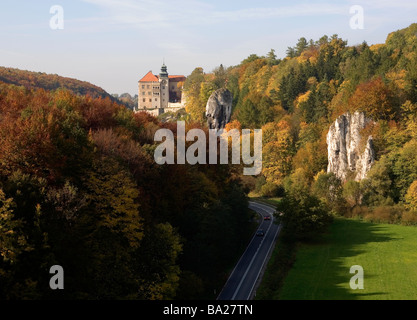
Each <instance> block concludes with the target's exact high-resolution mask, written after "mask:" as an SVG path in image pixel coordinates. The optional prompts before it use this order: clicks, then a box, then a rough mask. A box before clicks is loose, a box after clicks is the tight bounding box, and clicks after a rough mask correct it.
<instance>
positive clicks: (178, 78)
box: [168, 76, 186, 81]
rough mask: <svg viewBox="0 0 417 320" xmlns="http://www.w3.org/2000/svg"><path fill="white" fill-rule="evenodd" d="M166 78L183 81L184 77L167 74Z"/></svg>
mask: <svg viewBox="0 0 417 320" xmlns="http://www.w3.org/2000/svg"><path fill="white" fill-rule="evenodd" d="M168 78H169V79H171V80H173V81H185V79H186V78H185V77H184V76H168Z"/></svg>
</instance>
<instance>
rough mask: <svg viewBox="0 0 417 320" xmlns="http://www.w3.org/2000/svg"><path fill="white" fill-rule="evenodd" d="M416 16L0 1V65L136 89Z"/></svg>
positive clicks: (347, 0)
mask: <svg viewBox="0 0 417 320" xmlns="http://www.w3.org/2000/svg"><path fill="white" fill-rule="evenodd" d="M53 6H60V7H61V8H62V15H58V11H55V10H51V8H52V9H53ZM353 6H360V8H362V9H363V16H362V17H363V20H358V19H357V18H358V17H359V16H358V13H359V11H351V9H352V7H353ZM354 8H355V7H354ZM61 18H62V19H61ZM61 21H63V24H62V25H60V24H59V22H61ZM352 21H353V28H352ZM358 21H363V25H362V26H360V25H358V24H357V23H358ZM414 22H417V1H416V0H396V1H388V0H333V1H332V0H318V1H312V0H302V1H300V0H293V1H279V0H274V1H273V0H257V1H254V0H252V1H248V0H211V1H208V0H53V1H49V0H36V1H33V0H13V1H12V0H7V1H6V0H0V66H4V67H13V68H19V69H22V70H29V71H36V72H45V73H51V74H58V75H61V76H65V77H71V78H76V79H79V80H83V81H88V82H91V83H92V84H95V85H97V86H99V87H101V88H103V89H104V90H106V91H107V92H109V93H111V94H113V93H118V94H122V93H125V92H128V93H130V94H132V95H134V94H136V93H137V85H138V81H139V80H140V79H141V78H142V77H143V76H144V75H145V74H146V73H147V72H148V71H152V72H153V73H154V74H158V73H159V71H160V68H161V65H162V64H163V62H165V64H166V65H167V67H168V72H169V74H172V75H174V74H175V75H185V76H188V75H189V74H191V72H192V71H193V70H194V69H195V68H196V67H202V68H203V69H204V71H205V72H211V71H212V70H213V69H214V68H215V67H217V66H219V65H220V64H223V65H224V66H226V67H228V66H234V65H238V64H239V63H240V62H241V61H242V60H244V59H245V58H247V57H248V56H249V55H250V54H257V55H259V56H263V55H266V54H267V53H268V52H269V51H270V50H271V49H274V50H275V52H276V54H277V56H278V57H279V58H283V57H285V52H286V50H287V48H288V47H290V46H291V47H293V46H295V44H296V43H297V40H298V39H299V38H301V37H305V38H306V39H307V40H309V39H313V40H318V39H320V38H321V37H322V36H323V35H328V36H331V35H333V34H337V35H338V36H339V37H341V38H342V39H344V40H347V41H348V45H356V44H360V43H362V42H363V41H366V42H367V43H368V44H370V45H371V44H377V43H383V42H385V39H386V37H387V35H388V34H389V33H390V32H393V31H396V30H399V29H402V28H406V27H408V26H409V25H410V24H411V23H414ZM51 23H52V27H51ZM57 26H59V27H60V28H57ZM355 26H356V27H355ZM358 26H359V27H360V28H358Z"/></svg>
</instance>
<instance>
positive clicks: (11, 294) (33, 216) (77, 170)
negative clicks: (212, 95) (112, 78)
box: [0, 83, 251, 299]
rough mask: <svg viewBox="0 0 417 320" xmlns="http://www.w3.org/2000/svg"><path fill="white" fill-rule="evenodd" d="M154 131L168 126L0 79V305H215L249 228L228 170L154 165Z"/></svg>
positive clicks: (106, 103) (106, 102) (107, 103)
mask: <svg viewBox="0 0 417 320" xmlns="http://www.w3.org/2000/svg"><path fill="white" fill-rule="evenodd" d="M189 126H190V128H191V127H196V126H197V125H194V124H191V123H190V124H189ZM159 128H170V129H172V131H173V132H175V131H176V123H165V124H162V123H159V122H158V121H157V119H155V118H153V117H151V116H149V115H147V114H146V113H136V114H134V113H133V112H132V111H131V110H129V109H127V108H126V107H125V106H122V105H119V104H117V103H115V102H112V101H111V100H110V99H109V98H106V99H102V98H92V97H89V96H81V95H75V94H74V93H72V92H70V91H68V90H64V89H60V90H55V91H46V90H44V89H27V88H25V87H22V86H15V85H10V84H5V83H1V84H0V253H1V255H0V298H1V299H55V298H63V299H64V298H65V299H172V298H182V299H188V298H213V290H214V289H217V290H219V288H220V287H221V285H222V284H223V282H224V280H225V277H226V276H227V274H226V270H227V268H228V267H230V266H231V265H232V264H233V262H234V259H235V258H236V253H237V252H238V251H237V249H239V248H243V247H244V246H245V243H246V239H247V236H248V234H249V233H248V232H245V230H247V231H249V232H250V229H249V228H251V214H250V212H249V211H248V208H247V198H246V194H245V192H244V190H243V189H242V186H241V183H240V181H239V177H238V176H237V174H236V173H235V171H236V169H234V168H233V167H231V166H227V165H222V166H188V165H169V166H168V165H166V166H160V165H157V164H156V163H155V161H154V159H153V151H154V149H155V147H156V145H155V143H154V134H155V132H156V130H158V129H159ZM53 265H61V266H62V267H63V268H64V271H65V290H56V291H54V290H51V289H50V287H49V279H50V278H51V274H49V268H50V267H51V266H53ZM207 292H209V293H210V294H208V293H207ZM217 292H218V291H217Z"/></svg>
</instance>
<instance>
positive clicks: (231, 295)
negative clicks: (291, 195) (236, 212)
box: [217, 202, 281, 300]
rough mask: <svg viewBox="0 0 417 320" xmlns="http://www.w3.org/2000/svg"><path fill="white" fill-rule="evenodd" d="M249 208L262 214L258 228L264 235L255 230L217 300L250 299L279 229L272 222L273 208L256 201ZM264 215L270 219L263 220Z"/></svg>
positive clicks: (250, 203)
mask: <svg viewBox="0 0 417 320" xmlns="http://www.w3.org/2000/svg"><path fill="white" fill-rule="evenodd" d="M249 208H250V209H252V210H255V211H256V212H257V213H259V214H260V215H261V216H262V223H261V224H260V226H259V228H258V230H260V229H262V230H264V232H265V235H264V236H257V235H256V232H255V235H254V236H253V238H252V240H251V242H250V243H249V245H248V247H247V248H246V250H245V252H244V253H243V255H242V256H241V258H240V260H239V262H238V263H237V265H236V266H235V268H234V269H233V271H232V273H231V274H230V277H229V279H228V280H227V282H226V284H225V286H224V287H223V289H222V291H221V292H220V294H219V296H218V297H217V300H250V299H252V297H253V294H254V290H255V289H256V286H257V282H258V279H259V277H260V275H261V272H262V270H263V268H264V266H266V264H267V262H268V261H267V260H268V259H269V256H270V252H271V250H272V249H273V247H274V244H275V241H276V238H277V235H278V233H279V231H280V230H281V227H280V226H279V225H278V224H276V223H274V217H273V213H274V211H275V210H274V209H273V208H272V207H270V206H267V205H264V204H260V203H257V202H249ZM265 216H270V217H271V220H264V217H265ZM258 230H257V231H258Z"/></svg>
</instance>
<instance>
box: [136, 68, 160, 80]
mask: <svg viewBox="0 0 417 320" xmlns="http://www.w3.org/2000/svg"><path fill="white" fill-rule="evenodd" d="M158 81H159V80H158V77H157V76H155V75H154V74H153V73H152V71H149V72H148V73H147V74H146V75H145V76H144V77H143V78H142V79H140V80H139V82H158Z"/></svg>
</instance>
